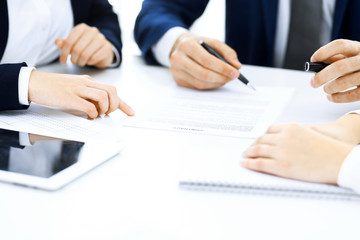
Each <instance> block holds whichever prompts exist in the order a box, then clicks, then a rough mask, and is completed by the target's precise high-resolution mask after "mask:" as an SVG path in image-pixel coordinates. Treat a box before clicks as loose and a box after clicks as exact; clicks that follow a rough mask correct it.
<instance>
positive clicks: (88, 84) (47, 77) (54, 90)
mask: <svg viewBox="0 0 360 240" xmlns="http://www.w3.org/2000/svg"><path fill="white" fill-rule="evenodd" d="M29 100H30V101H32V102H35V103H38V104H41V105H46V106H52V107H62V108H69V109H75V110H80V111H82V112H85V113H87V115H88V116H89V118H96V117H99V116H100V115H101V114H109V113H111V112H113V111H115V110H116V109H120V110H122V111H123V112H124V113H126V114H127V115H129V116H132V115H134V114H135V112H134V111H133V110H132V109H131V108H130V107H129V106H128V105H127V104H126V103H125V102H123V101H122V100H121V99H120V98H119V97H118V95H117V92H116V88H115V87H114V86H111V85H107V84H104V83H99V82H95V81H94V80H93V79H92V78H91V77H89V76H86V75H82V76H77V75H67V74H54V73H41V72H37V71H33V72H32V73H31V76H30V81H29Z"/></svg>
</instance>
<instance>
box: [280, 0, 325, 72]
mask: <svg viewBox="0 0 360 240" xmlns="http://www.w3.org/2000/svg"><path fill="white" fill-rule="evenodd" d="M321 21H322V0H292V1H291V17H290V27H289V36H288V44H287V49H286V55H285V59H284V60H285V61H284V68H289V69H297V70H303V69H304V62H305V61H309V60H310V57H311V55H312V54H313V53H314V52H315V51H316V50H317V49H318V48H319V47H320V45H321V43H320V30H321V29H320V27H321Z"/></svg>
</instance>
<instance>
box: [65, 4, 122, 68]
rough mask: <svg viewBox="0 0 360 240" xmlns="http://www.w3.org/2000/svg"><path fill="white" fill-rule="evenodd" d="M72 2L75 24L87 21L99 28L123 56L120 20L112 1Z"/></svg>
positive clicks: (88, 23)
mask: <svg viewBox="0 0 360 240" xmlns="http://www.w3.org/2000/svg"><path fill="white" fill-rule="evenodd" d="M71 2H72V8H73V13H74V24H75V25H78V24H80V23H86V24H87V25H89V26H93V27H96V28H98V29H99V31H100V32H101V33H102V34H104V36H105V37H106V39H107V40H109V41H110V42H111V43H112V44H113V46H114V47H115V48H116V49H117V50H118V52H119V54H120V56H121V49H122V42H121V31H120V25H119V20H118V16H117V15H116V13H115V12H114V11H113V8H112V6H111V5H110V3H109V2H108V1H107V0H72V1H71ZM119 65H120V63H119ZM119 65H118V66H119Z"/></svg>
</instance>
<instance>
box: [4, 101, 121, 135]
mask: <svg viewBox="0 0 360 240" xmlns="http://www.w3.org/2000/svg"><path fill="white" fill-rule="evenodd" d="M0 128H4V129H9V130H14V131H20V132H27V133H32V134H37V135H43V136H48V137H54V138H60V139H67V140H74V141H83V142H86V141H93V140H112V141H117V142H120V141H121V135H119V134H116V131H114V129H112V128H109V127H107V126H104V125H102V124H99V123H96V122H94V121H92V120H87V119H84V118H81V117H77V116H73V115H71V114H68V113H65V112H62V111H60V110H56V109H51V108H46V107H42V106H39V105H35V104H34V105H32V106H31V107H30V108H29V109H28V110H15V111H2V112H0Z"/></svg>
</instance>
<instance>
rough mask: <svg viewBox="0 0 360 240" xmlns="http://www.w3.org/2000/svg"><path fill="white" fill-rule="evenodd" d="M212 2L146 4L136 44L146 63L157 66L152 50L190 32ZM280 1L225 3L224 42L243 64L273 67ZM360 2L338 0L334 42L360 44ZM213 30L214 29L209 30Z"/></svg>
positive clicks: (191, 0)
mask: <svg viewBox="0 0 360 240" xmlns="http://www.w3.org/2000/svg"><path fill="white" fill-rule="evenodd" d="M208 2H209V0H171V1H169V0H144V2H143V5H142V9H141V12H140V13H139V16H138V17H137V19H136V23H135V30H134V35H135V40H136V42H137V44H138V45H139V47H140V49H141V51H142V54H143V56H144V58H145V60H146V61H147V62H148V63H150V64H158V62H157V61H156V60H155V58H154V56H153V54H152V51H151V47H152V45H153V44H155V43H156V42H157V41H158V40H159V39H160V38H161V37H162V36H163V35H164V33H165V32H166V31H167V30H169V29H170V28H172V27H175V26H181V27H184V28H189V27H190V26H191V25H192V24H193V23H194V21H195V20H196V19H197V18H198V17H200V16H201V15H202V13H203V12H204V10H205V8H206V6H207V4H208ZM277 8H278V0H226V19H225V21H226V24H225V25H226V26H225V42H226V43H227V44H228V45H230V46H231V47H232V48H233V49H234V50H235V51H236V52H237V54H238V57H239V59H240V61H241V62H242V63H245V64H252V65H260V66H273V54H274V52H273V51H274V42H275V32H276V21H277ZM359 11H360V1H358V0H337V1H336V6H335V13H334V23H333V29H332V34H331V38H332V39H333V40H334V39H338V38H345V39H352V40H358V41H360V14H359ZM209 27H211V26H209ZM309 57H310V56H309Z"/></svg>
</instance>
